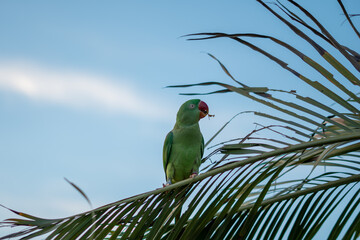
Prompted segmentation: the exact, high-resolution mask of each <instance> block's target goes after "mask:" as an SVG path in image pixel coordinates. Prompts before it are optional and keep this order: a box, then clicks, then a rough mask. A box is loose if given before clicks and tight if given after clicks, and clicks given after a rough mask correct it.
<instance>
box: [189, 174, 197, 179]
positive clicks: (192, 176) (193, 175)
mask: <svg viewBox="0 0 360 240" xmlns="http://www.w3.org/2000/svg"><path fill="white" fill-rule="evenodd" d="M197 175H198V174H197V173H193V174H191V175H190V177H189V178H194V177H196V176H197Z"/></svg>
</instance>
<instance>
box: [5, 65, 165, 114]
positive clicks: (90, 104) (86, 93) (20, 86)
mask: <svg viewBox="0 0 360 240" xmlns="http://www.w3.org/2000/svg"><path fill="white" fill-rule="evenodd" d="M1 89H2V90H6V91H12V92H16V93H19V94H22V95H25V96H27V97H28V98H30V99H34V100H42V101H47V102H53V103H60V104H63V105H67V106H71V107H86V108H96V109H102V110H107V111H112V112H120V113H123V114H128V115H134V116H142V117H144V116H146V117H151V118H159V119H160V118H163V117H164V115H166V113H165V111H164V109H163V108H161V105H160V104H157V103H156V102H155V101H154V100H152V99H149V98H146V97H144V94H143V93H141V92H140V91H139V90H138V89H135V88H134V87H131V86H130V85H129V84H127V83H126V82H125V81H124V82H122V83H119V82H118V81H114V80H112V79H110V78H108V77H104V76H95V75H90V74H87V73H81V72H74V71H67V70H63V69H49V68H47V67H43V66H40V65H36V64H33V63H29V62H1V63H0V90H1Z"/></svg>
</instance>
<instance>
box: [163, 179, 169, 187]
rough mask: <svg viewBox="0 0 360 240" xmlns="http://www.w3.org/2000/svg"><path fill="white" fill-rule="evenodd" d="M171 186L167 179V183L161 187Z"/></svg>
mask: <svg viewBox="0 0 360 240" xmlns="http://www.w3.org/2000/svg"><path fill="white" fill-rule="evenodd" d="M170 184H171V180H170V179H169V180H167V182H166V183H165V184H163V187H167V186H169V185H170Z"/></svg>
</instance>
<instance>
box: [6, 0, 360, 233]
mask: <svg viewBox="0 0 360 240" xmlns="http://www.w3.org/2000/svg"><path fill="white" fill-rule="evenodd" d="M319 2H320V1H316V2H311V4H312V9H313V11H312V13H318V15H316V14H315V15H316V16H319V19H320V20H324V21H327V23H328V24H326V27H328V28H329V30H330V32H332V33H334V35H336V36H339V37H340V38H339V39H340V41H342V43H344V44H345V45H346V44H349V45H351V44H352V43H353V41H354V40H355V36H353V35H351V38H348V37H344V36H348V35H347V34H346V33H348V32H349V27H348V26H347V25H346V24H344V25H342V21H343V20H344V17H343V16H342V15H341V10H340V8H339V7H338V6H337V4H336V3H335V1H331V2H330V1H328V2H327V3H326V4H328V5H326V6H324V5H323V4H324V2H323V1H322V2H321V3H319ZM304 4H305V6H306V5H310V1H307V2H305V3H304ZM345 4H346V5H352V6H353V7H354V12H356V10H355V9H356V7H357V9H359V7H360V6H359V3H358V2H356V1H355V0H348V1H345ZM359 12H360V11H357V13H359ZM329 14H332V17H331V18H329ZM0 31H1V38H0V118H1V124H0V159H1V163H2V164H1V165H2V167H1V168H0V204H3V205H5V206H8V207H10V208H13V209H16V210H19V211H24V212H27V213H30V214H33V215H38V216H41V217H61V216H67V215H70V214H75V213H78V212H81V211H85V210H88V209H89V206H88V205H87V203H86V201H85V200H84V199H82V198H81V196H80V195H79V194H78V193H77V192H76V191H75V190H74V189H72V187H71V186H70V185H69V184H68V183H66V182H65V181H64V177H66V178H68V179H69V180H70V181H72V182H74V183H76V184H77V185H78V186H79V187H80V188H82V189H83V190H84V191H85V192H86V193H87V195H88V196H89V198H90V199H91V201H92V202H93V205H94V207H98V206H101V205H104V204H106V203H109V202H113V201H116V200H119V199H121V198H124V197H128V196H131V195H133V194H138V193H141V192H144V191H149V190H152V189H154V188H158V187H160V186H161V184H162V183H163V182H164V174H163V169H162V156H161V154H162V153H161V152H162V144H163V140H164V138H165V136H166V134H167V132H168V131H170V130H171V129H172V127H173V124H174V121H175V115H176V112H177V110H178V107H179V106H180V105H181V104H182V103H183V102H184V101H186V100H187V99H189V97H186V96H179V95H178V93H179V92H184V91H187V89H180V90H179V89H167V88H164V87H165V86H168V85H174V84H186V83H196V82H204V81H223V82H224V81H225V82H229V83H230V80H229V79H227V78H226V76H225V74H224V73H223V72H222V70H221V69H220V67H218V65H217V64H216V62H215V61H214V60H212V59H211V58H210V57H208V56H207V55H206V54H205V52H209V53H212V54H214V55H215V56H216V57H218V58H219V59H220V60H221V61H222V62H223V63H224V64H225V65H226V66H227V67H228V68H229V70H231V72H233V73H234V75H235V76H236V77H237V79H238V80H240V81H242V82H244V83H245V84H248V85H250V86H259V87H261V86H272V87H273V88H282V89H285V90H291V89H300V92H301V89H302V88H303V87H304V84H303V83H301V82H299V80H297V79H295V78H294V77H293V76H292V75H291V74H289V73H287V72H285V71H284V70H282V69H281V68H280V67H279V66H278V65H276V64H274V63H273V62H271V61H269V60H267V59H266V58H265V57H263V56H261V55H259V54H257V53H255V52H253V51H252V50H250V49H248V48H246V47H245V46H240V45H238V44H236V43H235V42H231V41H229V40H225V39H220V40H209V41H186V38H181V36H183V35H185V34H189V33H197V32H212V31H213V32H227V33H236V32H257V33H263V34H272V35H274V36H277V37H279V38H281V39H283V40H285V41H289V42H291V43H293V44H295V45H296V46H303V49H305V51H309V52H311V48H310V47H307V46H305V47H304V45H305V43H304V42H303V41H298V40H296V39H295V37H294V34H293V33H291V31H290V30H289V29H287V28H286V27H285V26H284V25H282V24H281V23H280V22H279V21H278V20H276V19H275V18H274V17H273V16H272V15H271V14H269V13H268V12H267V11H266V10H265V9H264V8H263V7H262V6H261V5H260V4H258V3H256V2H255V1H250V0H246V1H235V0H229V1H223V2H220V1H205V0H201V1H196V2H194V1H171V2H170V1H151V2H150V1H113V0H112V1H110V0H109V1H101V2H100V1H84V0H83V1H76V2H74V1H40V0H37V1H24V0H22V1H1V2H0ZM256 42H257V43H260V44H262V46H264V47H268V48H270V49H272V51H273V52H275V53H277V54H280V56H282V57H284V58H285V59H286V60H289V62H290V63H292V61H293V62H295V61H294V59H292V58H291V55H290V54H289V53H287V52H286V51H284V50H282V49H280V48H276V47H273V45H270V43H267V42H266V41H262V42H260V41H256ZM272 47H273V48H272ZM355 50H356V49H355ZM300 69H303V68H302V67H300ZM309 74H313V73H309ZM210 89H213V88H207V89H203V88H194V89H191V90H193V91H205V92H206V91H208V90H210ZM201 99H202V100H204V101H205V102H207V104H208V105H209V107H210V112H211V113H212V114H215V115H216V116H215V118H212V119H211V120H209V119H207V118H205V119H203V120H202V121H201V128H202V132H203V135H204V137H205V139H209V138H210V137H211V136H212V135H213V134H214V133H215V132H216V131H217V130H218V129H219V128H220V127H221V126H222V125H223V124H224V123H225V122H226V121H227V120H229V119H230V118H231V117H232V116H233V115H235V114H236V113H238V112H242V111H246V110H254V109H255V110H262V108H261V106H259V105H258V104H256V103H254V102H252V101H249V100H247V99H244V98H242V97H240V96H235V95H234V94H228V95H212V96H203V97H201ZM249 116H250V115H247V116H246V117H238V118H237V119H236V120H234V121H233V122H232V123H231V125H230V128H231V130H226V131H224V132H223V133H222V134H221V135H220V136H219V139H218V140H216V142H220V141H222V140H226V139H230V138H235V137H241V136H244V135H245V134H246V133H248V132H249V131H251V130H252V129H254V127H255V126H254V124H253V123H254V122H256V121H258V120H257V119H256V118H255V117H252V116H251V117H249ZM8 217H13V215H12V214H11V213H9V212H8V211H6V210H4V209H0V220H3V219H5V218H8ZM1 231H2V232H4V231H8V230H3V229H0V233H1Z"/></svg>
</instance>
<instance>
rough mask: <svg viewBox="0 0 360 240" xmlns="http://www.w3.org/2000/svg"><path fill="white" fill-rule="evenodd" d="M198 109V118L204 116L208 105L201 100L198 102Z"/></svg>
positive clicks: (207, 110)
mask: <svg viewBox="0 0 360 240" xmlns="http://www.w3.org/2000/svg"><path fill="white" fill-rule="evenodd" d="M199 110H200V119H201V118H203V117H205V116H206V115H207V114H208V113H209V107H208V105H207V104H206V103H205V102H203V101H200V102H199Z"/></svg>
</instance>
